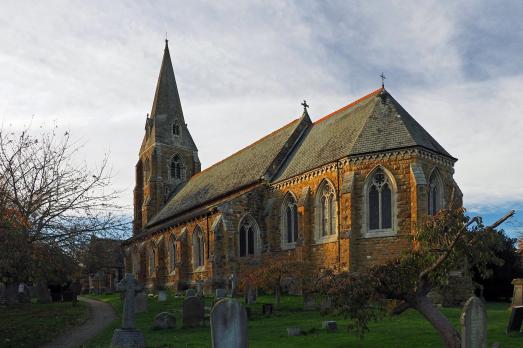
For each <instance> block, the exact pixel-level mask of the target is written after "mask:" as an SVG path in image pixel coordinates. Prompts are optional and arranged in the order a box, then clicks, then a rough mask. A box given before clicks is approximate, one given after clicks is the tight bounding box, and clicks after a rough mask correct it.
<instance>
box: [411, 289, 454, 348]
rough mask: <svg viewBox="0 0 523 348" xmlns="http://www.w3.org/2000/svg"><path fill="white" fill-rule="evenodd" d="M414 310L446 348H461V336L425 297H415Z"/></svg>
mask: <svg viewBox="0 0 523 348" xmlns="http://www.w3.org/2000/svg"><path fill="white" fill-rule="evenodd" d="M414 308H416V310H417V311H418V312H420V313H421V314H422V315H423V316H424V317H425V319H427V320H428V321H429V322H430V323H431V324H432V326H433V327H434V328H435V329H436V331H437V332H438V334H439V335H440V337H441V338H442V339H443V342H444V343H445V346H447V347H448V348H460V347H461V335H460V334H459V332H458V331H457V330H456V328H455V327H454V326H453V325H452V323H451V322H450V321H449V319H448V318H447V317H446V316H445V315H443V313H441V312H440V311H439V310H438V309H437V308H436V307H435V306H434V305H433V304H432V302H431V301H430V300H429V298H428V297H427V296H418V297H416V304H415V306H414Z"/></svg>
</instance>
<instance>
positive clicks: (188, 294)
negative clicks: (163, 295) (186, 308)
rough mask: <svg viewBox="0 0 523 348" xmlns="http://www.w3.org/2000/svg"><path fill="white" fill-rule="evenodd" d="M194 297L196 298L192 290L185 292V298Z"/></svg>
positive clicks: (194, 291)
mask: <svg viewBox="0 0 523 348" xmlns="http://www.w3.org/2000/svg"><path fill="white" fill-rule="evenodd" d="M194 296H196V290H194V289H187V290H185V297H194Z"/></svg>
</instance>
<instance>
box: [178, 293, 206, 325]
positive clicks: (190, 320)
mask: <svg viewBox="0 0 523 348" xmlns="http://www.w3.org/2000/svg"><path fill="white" fill-rule="evenodd" d="M204 316H205V307H204V303H203V300H202V299H201V298H200V297H197V296H191V297H188V298H186V299H185V300H184V301H183V304H182V323H183V327H195V326H200V325H201V324H202V322H203V318H204Z"/></svg>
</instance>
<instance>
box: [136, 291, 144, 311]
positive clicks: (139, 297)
mask: <svg viewBox="0 0 523 348" xmlns="http://www.w3.org/2000/svg"><path fill="white" fill-rule="evenodd" d="M134 312H135V313H143V312H147V295H146V294H145V293H144V292H139V293H137V294H136V296H135V297H134Z"/></svg>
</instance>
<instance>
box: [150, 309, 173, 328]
mask: <svg viewBox="0 0 523 348" xmlns="http://www.w3.org/2000/svg"><path fill="white" fill-rule="evenodd" d="M153 328H154V329H158V330H165V329H174V328H176V317H175V316H174V314H173V313H169V312H162V313H159V314H157V315H156V316H155V317H154V324H153Z"/></svg>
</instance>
